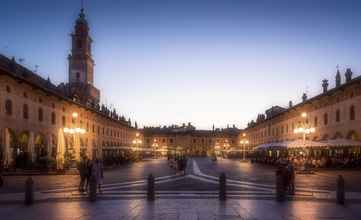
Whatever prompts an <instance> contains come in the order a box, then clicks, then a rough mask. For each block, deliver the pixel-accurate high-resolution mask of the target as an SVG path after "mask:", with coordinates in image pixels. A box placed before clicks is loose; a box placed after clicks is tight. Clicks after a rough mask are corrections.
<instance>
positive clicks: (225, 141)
mask: <svg viewBox="0 0 361 220" xmlns="http://www.w3.org/2000/svg"><path fill="white" fill-rule="evenodd" d="M142 133H143V135H144V141H145V142H144V147H146V148H148V149H152V150H153V151H162V150H163V152H172V151H173V152H180V153H184V154H187V155H193V156H205V155H207V154H210V153H213V152H214V150H216V149H218V150H219V151H224V152H226V151H228V150H231V149H235V148H237V147H239V141H238V134H239V133H240V130H239V129H238V128H236V127H228V128H225V129H212V130H197V129H196V128H195V127H194V126H192V125H191V124H190V123H189V124H188V125H186V124H183V125H182V126H177V125H173V126H167V127H146V128H144V130H143V132H142Z"/></svg>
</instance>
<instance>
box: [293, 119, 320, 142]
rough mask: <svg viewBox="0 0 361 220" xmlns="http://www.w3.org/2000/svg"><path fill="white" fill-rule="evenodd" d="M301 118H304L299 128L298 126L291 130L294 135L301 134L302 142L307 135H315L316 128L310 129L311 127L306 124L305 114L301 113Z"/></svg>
mask: <svg viewBox="0 0 361 220" xmlns="http://www.w3.org/2000/svg"><path fill="white" fill-rule="evenodd" d="M301 117H302V118H304V119H305V120H304V121H303V122H302V123H301V124H300V126H298V127H297V128H295V129H294V130H293V133H294V134H302V138H303V141H305V140H306V135H309V134H311V133H315V132H316V128H315V127H312V126H311V125H309V124H308V122H307V120H306V118H307V113H306V112H302V114H301Z"/></svg>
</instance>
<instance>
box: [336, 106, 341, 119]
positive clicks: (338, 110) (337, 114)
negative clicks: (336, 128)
mask: <svg viewBox="0 0 361 220" xmlns="http://www.w3.org/2000/svg"><path fill="white" fill-rule="evenodd" d="M340 118H341V115H340V109H337V110H336V122H340Z"/></svg>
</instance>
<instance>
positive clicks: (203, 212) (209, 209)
mask: <svg viewBox="0 0 361 220" xmlns="http://www.w3.org/2000/svg"><path fill="white" fill-rule="evenodd" d="M360 210H361V204H352V205H346V206H338V205H335V204H334V203H326V202H313V201H293V202H287V203H277V202H275V201H267V200H227V201H226V202H219V201H218V200H217V199H160V200H156V201H155V202H147V201H145V200H144V199H135V200H105V201H98V202H96V203H89V202H86V201H73V202H56V203H55V202H50V203H38V204H35V205H33V206H31V207H25V206H23V205H1V206H0V216H1V217H2V218H1V219H6V220H17V219H27V220H32V219H36V220H63V219H64V220H83V219H84V220H92V219H107V220H113V219H117V220H128V219H129V220H130V219H132V220H140V219H145V220H151V219H164V220H172V219H177V220H202V219H204V220H213V219H222V220H227V219H242V220H258V219H259V220H278V219H282V220H285V219H292V220H294V219H297V220H302V219H305V220H309V219H322V220H325V219H345V220H353V219H355V220H357V219H361V211H360ZM4 217H5V218H4Z"/></svg>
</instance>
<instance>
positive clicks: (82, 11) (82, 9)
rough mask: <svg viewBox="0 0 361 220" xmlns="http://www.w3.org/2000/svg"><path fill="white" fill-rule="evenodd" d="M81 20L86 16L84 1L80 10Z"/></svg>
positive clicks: (82, 0)
mask: <svg viewBox="0 0 361 220" xmlns="http://www.w3.org/2000/svg"><path fill="white" fill-rule="evenodd" d="M79 17H80V18H84V17H85V14H84V0H81V8H80V14H79Z"/></svg>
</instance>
